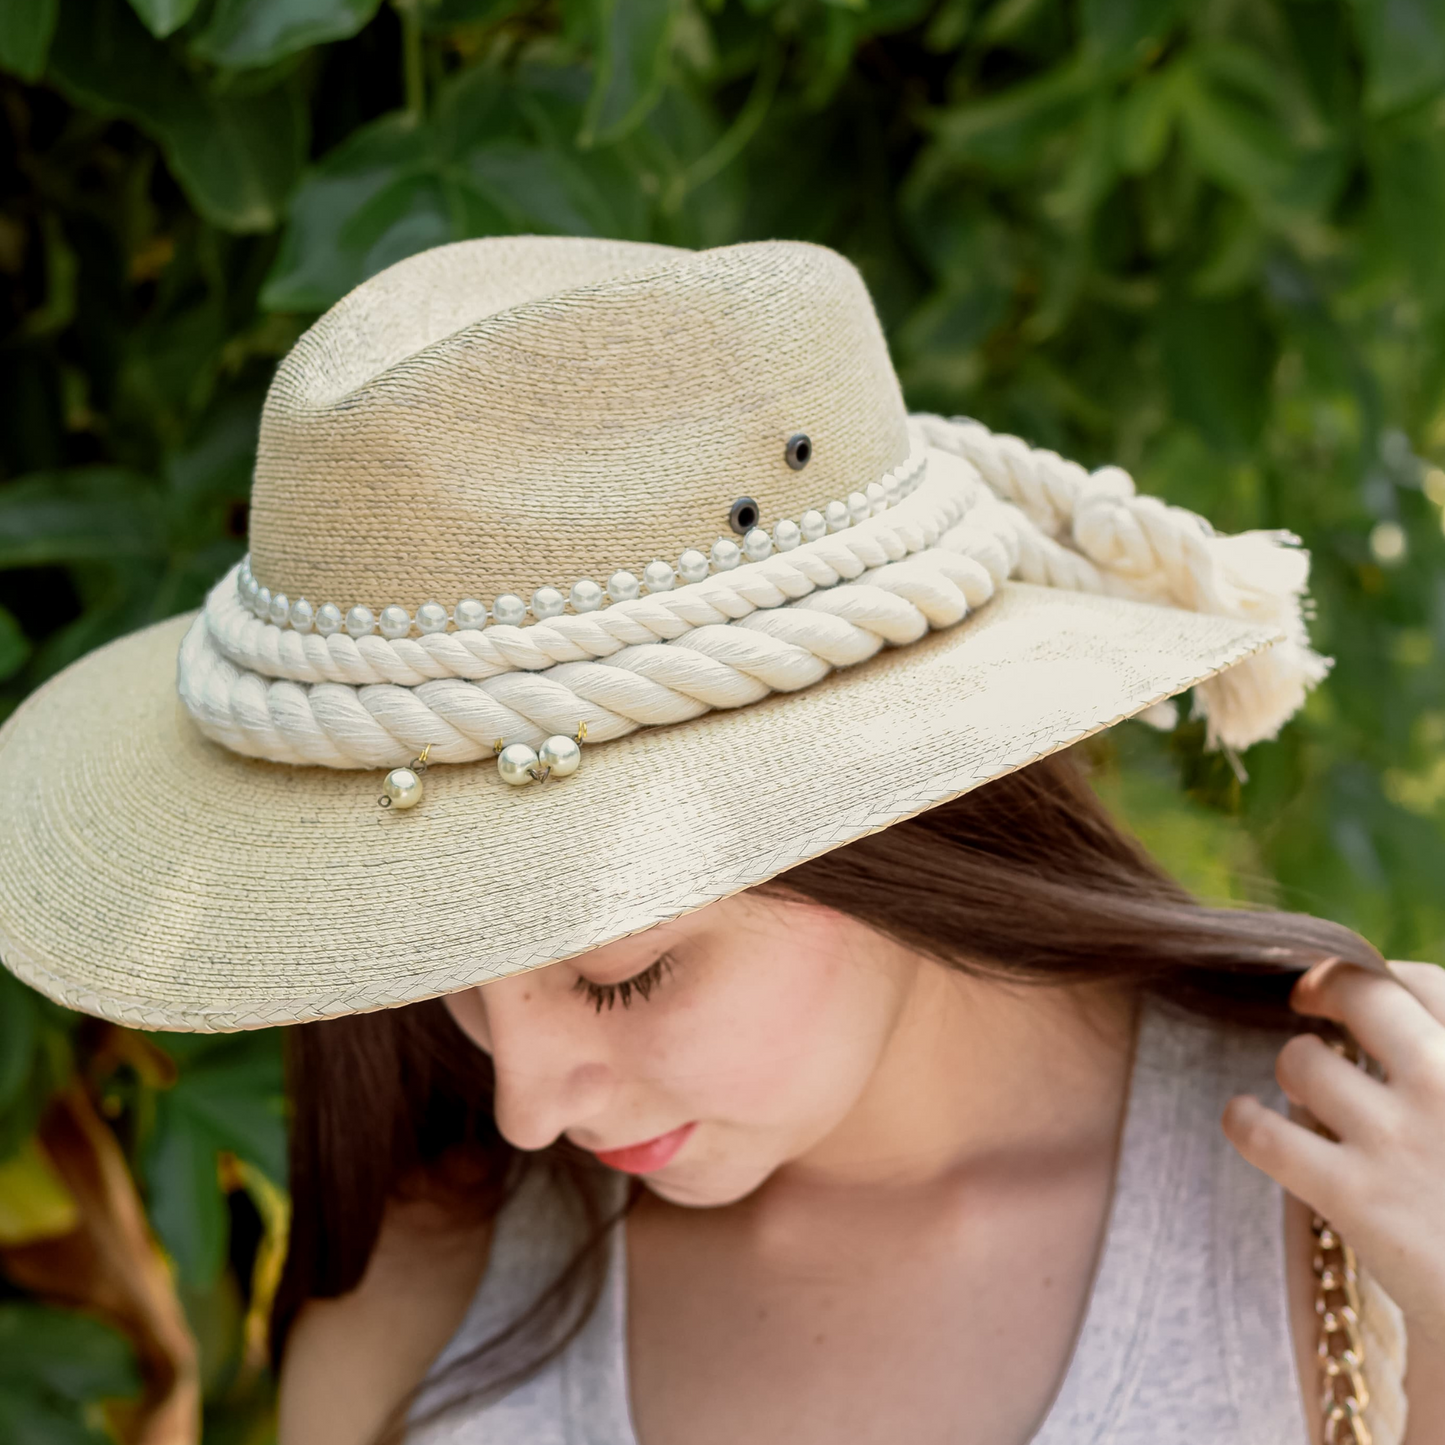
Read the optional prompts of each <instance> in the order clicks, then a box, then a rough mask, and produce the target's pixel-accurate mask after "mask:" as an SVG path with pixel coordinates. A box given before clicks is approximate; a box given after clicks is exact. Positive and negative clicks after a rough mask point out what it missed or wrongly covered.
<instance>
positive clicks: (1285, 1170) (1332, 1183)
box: [1221, 1094, 1345, 1218]
mask: <svg viewBox="0 0 1445 1445" xmlns="http://www.w3.org/2000/svg"><path fill="white" fill-rule="evenodd" d="M1221 1122H1222V1123H1223V1125H1224V1135H1225V1138H1227V1139H1228V1140H1229V1142H1230V1143H1231V1144H1233V1145H1234V1147H1235V1148H1236V1149H1237V1150H1238V1151H1239V1153H1240V1154H1241V1155H1242V1156H1243V1157H1244V1158H1245V1159H1246V1160H1247V1161H1248V1162H1249V1163H1251V1164H1253V1165H1254V1167H1255V1168H1256V1169H1262V1170H1263V1171H1264V1172H1265V1173H1266V1174H1268V1175H1269V1177H1270V1178H1271V1179H1273V1180H1274V1181H1275V1182H1276V1183H1277V1184H1279V1185H1281V1186H1282V1187H1283V1188H1285V1189H1287V1190H1289V1192H1290V1193H1291V1194H1293V1195H1294V1196H1295V1198H1296V1199H1302V1200H1304V1202H1305V1203H1306V1204H1308V1205H1309V1206H1310V1208H1311V1209H1313V1210H1314V1211H1315V1212H1316V1213H1317V1214H1323V1215H1325V1216H1326V1217H1329V1218H1333V1217H1334V1215H1335V1213H1336V1204H1337V1197H1338V1195H1339V1193H1340V1180H1341V1179H1342V1178H1343V1175H1344V1168H1345V1158H1344V1149H1345V1146H1344V1145H1343V1144H1336V1143H1335V1142H1333V1141H1332V1140H1330V1139H1326V1138H1324V1137H1323V1136H1322V1135H1320V1134H1316V1133H1315V1132H1314V1131H1313V1130H1312V1129H1307V1128H1306V1127H1305V1126H1304V1125H1303V1124H1296V1123H1294V1122H1292V1121H1291V1120H1289V1119H1286V1118H1285V1117H1284V1115H1283V1114H1277V1113H1275V1111H1274V1110H1273V1109H1270V1108H1267V1107H1266V1106H1265V1105H1264V1104H1262V1103H1260V1101H1259V1100H1258V1099H1256V1098H1255V1097H1254V1096H1253V1095H1252V1094H1237V1095H1236V1096H1235V1097H1234V1098H1232V1099H1231V1100H1230V1101H1229V1103H1228V1104H1226V1105H1225V1106H1224V1116H1223V1119H1222V1120H1221Z"/></svg>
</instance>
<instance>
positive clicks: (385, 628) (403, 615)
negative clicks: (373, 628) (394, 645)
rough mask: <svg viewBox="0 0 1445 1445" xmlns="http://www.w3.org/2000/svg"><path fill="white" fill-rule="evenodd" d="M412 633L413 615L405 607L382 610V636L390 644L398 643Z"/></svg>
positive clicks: (384, 608)
mask: <svg viewBox="0 0 1445 1445" xmlns="http://www.w3.org/2000/svg"><path fill="white" fill-rule="evenodd" d="M410 631H411V613H410V612H408V611H407V610H406V608H405V607H383V608H382V609H381V635H382V636H383V637H384V638H386V640H387V641H388V642H396V641H397V640H398V639H400V638H403V637H405V636H406V635H407V633H408V632H410Z"/></svg>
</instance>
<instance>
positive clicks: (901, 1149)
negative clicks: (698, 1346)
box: [768, 960, 1137, 1194]
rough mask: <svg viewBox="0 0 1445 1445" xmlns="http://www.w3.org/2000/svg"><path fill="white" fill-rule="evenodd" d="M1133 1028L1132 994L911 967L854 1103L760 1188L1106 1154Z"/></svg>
mask: <svg viewBox="0 0 1445 1445" xmlns="http://www.w3.org/2000/svg"><path fill="white" fill-rule="evenodd" d="M1136 1022H1137V996H1136V995H1134V994H1132V993H1128V992H1124V991H1121V990H1118V989H1112V988H1107V989H1106V988H1103V987H1101V986H1098V985H1094V986H1087V987H1085V986H1071V987H1059V988H1044V987H1039V986H1037V985H1033V986H1027V985H1017V984H1002V983H997V982H993V981H981V980H979V979H975V978H970V977H968V976H967V975H965V974H962V973H959V972H957V971H955V970H951V969H947V968H944V967H942V966H940V965H938V964H936V963H933V962H930V961H926V960H920V961H919V963H918V965H917V969H916V974H915V977H914V979H913V982H912V986H911V988H910V990H909V992H908V994H907V996H906V997H905V1000H904V1002H903V1006H902V1008H901V1009H900V1010H899V1013H898V1016H897V1021H896V1024H895V1027H894V1029H893V1030H892V1033H891V1034H890V1036H889V1039H888V1042H887V1044H886V1046H885V1048H884V1051H883V1054H882V1055H881V1057H880V1059H879V1063H878V1067H877V1068H876V1070H875V1071H874V1073H873V1075H872V1077H871V1079H870V1081H869V1084H868V1086H867V1088H866V1089H865V1090H864V1092H863V1094H862V1095H861V1096H860V1098H859V1100H858V1102H857V1104H856V1105H855V1107H854V1108H853V1109H852V1110H851V1111H850V1112H849V1113H848V1115H847V1116H846V1117H845V1118H844V1119H843V1121H842V1122H841V1123H840V1124H839V1125H838V1127H836V1128H835V1129H834V1130H833V1131H832V1132H830V1133H829V1134H828V1135H827V1136H826V1137H825V1138H824V1139H822V1140H821V1141H820V1142H819V1143H818V1144H817V1145H815V1146H814V1147H813V1148H812V1149H810V1150H809V1151H808V1153H807V1154H805V1155H803V1156H801V1157H800V1158H798V1159H795V1160H793V1161H792V1162H791V1163H790V1164H788V1165H787V1166H786V1167H785V1168H783V1169H781V1170H779V1171H778V1173H777V1174H776V1175H775V1176H774V1177H773V1179H772V1180H771V1181H770V1182H769V1185H768V1188H769V1190H770V1191H771V1192H773V1193H775V1194H776V1193H779V1192H793V1191H800V1192H803V1193H807V1194H813V1193H814V1192H815V1191H818V1190H828V1189H831V1188H834V1187H843V1188H847V1189H850V1190H856V1189H859V1188H860V1187H861V1188H864V1189H868V1188H878V1189H885V1190H889V1191H892V1190H897V1189H899V1188H909V1187H915V1186H924V1187H926V1186H928V1185H929V1184H931V1183H935V1182H944V1181H948V1180H957V1179H960V1178H963V1177H966V1176H968V1175H970V1174H973V1173H976V1172H978V1171H980V1170H983V1169H985V1168H988V1167H990V1166H994V1165H997V1164H999V1163H1014V1164H1027V1163H1028V1162H1029V1161H1030V1160H1031V1159H1032V1160H1036V1161H1039V1162H1046V1161H1048V1160H1056V1159H1058V1158H1059V1157H1060V1156H1061V1154H1062V1155H1068V1156H1073V1155H1074V1154H1075V1152H1076V1151H1078V1152H1079V1153H1084V1154H1089V1153H1092V1152H1093V1151H1096V1150H1098V1149H1099V1148H1101V1147H1102V1148H1107V1149H1112V1147H1113V1145H1114V1142H1115V1140H1116V1138H1117V1134H1118V1130H1119V1127H1120V1123H1121V1120H1122V1116H1123V1112H1124V1104H1125V1101H1126V1099H1127V1096H1128V1088H1129V1078H1130V1072H1131V1065H1132V1060H1133V1040H1134V1035H1135V1029H1136Z"/></svg>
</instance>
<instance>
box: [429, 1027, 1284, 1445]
mask: <svg viewBox="0 0 1445 1445" xmlns="http://www.w3.org/2000/svg"><path fill="white" fill-rule="evenodd" d="M1287 1037H1288V1035H1287V1034H1284V1033H1278V1034H1276V1033H1266V1032H1262V1031H1257V1030H1244V1029H1236V1028H1233V1027H1228V1026H1223V1025H1219V1024H1215V1023H1213V1022H1210V1021H1207V1020H1197V1019H1190V1018H1183V1017H1180V1016H1178V1015H1177V1014H1175V1013H1173V1012H1171V1011H1168V1010H1167V1009H1166V1008H1164V1007H1163V1006H1161V1005H1158V1004H1156V1003H1153V1002H1149V1001H1147V1000H1146V1002H1145V1003H1144V1006H1143V1007H1142V1008H1141V1010H1140V1014H1139V1036H1138V1041H1137V1046H1136V1050H1135V1057H1134V1066H1133V1073H1132V1075H1131V1080H1130V1089H1129V1098H1128V1104H1127V1108H1126V1114H1125V1120H1124V1133H1123V1139H1122V1142H1121V1149H1120V1156H1119V1163H1118V1170H1117V1174H1116V1177H1115V1185H1114V1193H1113V1198H1112V1201H1111V1204H1110V1210H1109V1217H1108V1225H1107V1228H1106V1233H1105V1237H1104V1245H1103V1251H1102V1254H1101V1256H1100V1258H1099V1261H1098V1263H1097V1265H1096V1269H1095V1276H1094V1283H1093V1289H1092V1292H1091V1294H1090V1298H1089V1303H1088V1306H1087V1309H1086V1312H1085V1317H1084V1321H1083V1325H1082V1327H1081V1329H1080V1332H1079V1335H1078V1337H1077V1339H1076V1341H1075V1345H1074V1351H1073V1355H1072V1357H1071V1359H1070V1362H1069V1365H1068V1369H1067V1371H1066V1373H1065V1376H1064V1379H1063V1381H1062V1383H1061V1385H1060V1387H1059V1389H1058V1392H1057V1394H1056V1395H1055V1397H1054V1400H1053V1402H1052V1404H1051V1405H1050V1406H1049V1408H1048V1410H1047V1411H1046V1413H1045V1416H1044V1418H1043V1420H1042V1421H1041V1422H1040V1424H1039V1425H1038V1427H1037V1429H1036V1431H1035V1433H1034V1435H1033V1436H1032V1437H1031V1445H1106V1442H1107V1445H1184V1442H1186V1441H1196V1440H1228V1441H1230V1442H1231V1445H1307V1442H1308V1440H1309V1431H1308V1428H1307V1426H1306V1423H1305V1404H1304V1401H1303V1400H1302V1399H1301V1396H1300V1389H1299V1377H1298V1373H1297V1369H1296V1365H1295V1360H1294V1351H1293V1345H1292V1343H1291V1334H1290V1319H1289V1306H1288V1300H1287V1295H1286V1286H1285V1254H1284V1199H1283V1192H1282V1191H1281V1189H1280V1187H1279V1186H1278V1185H1277V1184H1275V1183H1274V1181H1273V1180H1271V1179H1270V1178H1269V1177H1268V1176H1267V1175H1265V1174H1262V1173H1260V1172H1259V1171H1258V1170H1256V1169H1254V1168H1253V1167H1252V1166H1250V1165H1249V1164H1246V1163H1245V1162H1244V1160H1243V1159H1241V1158H1240V1156H1239V1155H1238V1154H1237V1153H1236V1152H1235V1151H1234V1149H1233V1148H1232V1147H1231V1145H1230V1144H1229V1142H1228V1141H1227V1140H1226V1139H1225V1137H1224V1134H1223V1132H1222V1130H1221V1128H1220V1123H1219V1118H1220V1114H1221V1112H1222V1111H1223V1108H1224V1105H1225V1103H1226V1102H1227V1101H1228V1099H1229V1098H1230V1097H1231V1096H1233V1095H1234V1094H1238V1093H1252V1094H1255V1095H1256V1096H1257V1097H1259V1098H1261V1099H1263V1100H1264V1102H1265V1103H1266V1104H1267V1105H1268V1106H1269V1107H1271V1108H1274V1109H1278V1110H1280V1111H1281V1112H1284V1111H1285V1110H1286V1104H1285V1100H1284V1096H1283V1094H1282V1093H1281V1092H1280V1090H1279V1087H1278V1085H1277V1084H1276V1082H1275V1078H1274V1061H1275V1055H1276V1054H1277V1053H1278V1052H1279V1049H1280V1047H1281V1046H1282V1045H1283V1043H1284V1040H1285V1039H1286V1038H1287ZM620 1182H621V1181H620V1180H619V1183H620ZM620 1198H621V1196H620V1194H619V1199H620ZM568 1225H569V1216H568V1214H567V1213H566V1209H565V1205H564V1204H563V1202H562V1201H561V1200H560V1199H558V1198H557V1197H556V1195H555V1191H554V1189H553V1188H552V1187H550V1186H548V1185H547V1184H546V1182H545V1176H544V1175H543V1174H542V1173H541V1172H540V1171H537V1172H534V1173H533V1175H532V1176H531V1177H530V1178H529V1179H528V1180H527V1181H526V1182H525V1183H524V1184H523V1186H522V1187H521V1189H520V1190H519V1191H518V1193H517V1194H516V1195H515V1196H513V1198H512V1199H511V1200H510V1201H509V1203H508V1205H507V1207H506V1209H504V1211H503V1212H502V1214H501V1215H500V1216H499V1217H498V1219H497V1221H496V1228H495V1233H494V1235H493V1240H492V1250H491V1258H490V1260H489V1263H488V1266H487V1272H486V1275H485V1277H484V1278H483V1280H482V1284H481V1287H480V1288H479V1289H478V1291H477V1295H476V1298H475V1299H474V1300H473V1302H472V1306H471V1308H470V1310H469V1312H468V1314H467V1316H466V1318H465V1319H464V1320H463V1322H462V1324H461V1326H460V1327H459V1328H458V1330H457V1332H456V1334H455V1336H454V1337H453V1338H452V1340H451V1341H450V1343H449V1344H448V1345H447V1347H446V1348H445V1350H443V1352H442V1354H441V1355H440V1356H439V1357H438V1359H437V1361H436V1363H435V1364H434V1365H433V1367H432V1372H431V1374H432V1375H435V1373H436V1372H437V1370H439V1369H440V1368H442V1367H443V1366H444V1365H445V1364H446V1363H447V1362H449V1361H451V1360H453V1359H455V1358H456V1357H457V1356H458V1355H460V1354H462V1353H464V1352H465V1351H466V1350H468V1349H470V1348H473V1347H474V1346H475V1345H477V1344H479V1343H480V1342H481V1341H482V1340H484V1339H486V1338H487V1337H489V1336H490V1335H491V1334H493V1333H494V1332H495V1331H496V1330H498V1329H499V1328H501V1327H502V1326H503V1325H505V1324H506V1323H508V1322H509V1321H511V1320H512V1319H515V1318H516V1316H517V1315H518V1314H520V1313H521V1311H522V1309H524V1308H525V1306H526V1305H527V1304H528V1303H530V1301H531V1300H532V1299H534V1298H535V1297H536V1295H537V1293H538V1292H539V1291H540V1289H541V1288H542V1286H543V1285H544V1284H545V1283H546V1282H547V1281H548V1280H549V1279H550V1278H552V1277H553V1276H554V1275H555V1273H556V1272H557V1271H558V1270H559V1269H560V1267H561V1264H562V1262H563V1259H564V1258H565V1251H566V1250H567V1246H568V1244H569V1243H570V1242H571V1241H572V1240H575V1237H576V1236H575V1233H570V1235H569V1228H568ZM571 1227H572V1230H575V1221H574V1222H573V1223H572V1226H571ZM625 1252H626V1232H625V1229H623V1228H619V1229H615V1230H614V1231H613V1232H612V1242H611V1245H610V1259H609V1262H608V1271H607V1280H606V1285H605V1288H604V1290H603V1294H602V1298H601V1300H600V1302H599V1304H598V1307H597V1309H596V1311H595V1312H594V1313H593V1315H592V1316H591V1318H590V1319H589V1321H588V1323H587V1324H586V1326H585V1327H584V1329H583V1330H582V1332H581V1333H580V1334H579V1335H578V1336H577V1337H576V1338H575V1339H574V1340H573V1341H572V1343H571V1344H570V1345H569V1346H568V1347H567V1348H566V1350H565V1351H563V1353H562V1354H561V1355H559V1356H558V1357H557V1358H556V1359H554V1360H552V1361H551V1362H550V1363H549V1364H547V1365H546V1366H545V1367H544V1368H543V1369H542V1370H541V1371H540V1372H539V1373H538V1374H536V1375H534V1376H533V1377H532V1378H531V1379H529V1380H527V1381H525V1382H524V1383H523V1384H521V1385H519V1386H517V1387H516V1388H514V1389H513V1390H512V1391H511V1393H510V1394H508V1395H506V1396H505V1397H504V1398H502V1399H500V1400H496V1401H494V1402H492V1403H491V1404H489V1405H486V1406H484V1407H482V1408H473V1409H471V1410H467V1409H466V1408H463V1409H462V1410H460V1411H458V1412H457V1413H454V1414H452V1415H449V1416H447V1417H444V1418H443V1419H442V1420H439V1421H435V1422H431V1423H429V1424H426V1425H424V1426H417V1427H413V1429H412V1431H411V1432H410V1433H409V1434H408V1436H407V1439H408V1441H409V1442H412V1445H638V1442H637V1437H636V1434H635V1432H634V1430H633V1426H632V1420H631V1414H630V1410H629V1405H628V1382H627V1328H626V1310H627V1299H626V1286H627V1268H626V1257H625ZM428 1378H429V1379H430V1378H431V1376H429V1377H428Z"/></svg>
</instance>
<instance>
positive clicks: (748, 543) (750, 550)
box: [743, 527, 773, 562]
mask: <svg viewBox="0 0 1445 1445" xmlns="http://www.w3.org/2000/svg"><path fill="white" fill-rule="evenodd" d="M772 550H773V539H772V538H771V537H770V536H768V534H767V533H766V532H765V531H763V529H762V528H761V527H754V528H753V529H752V531H751V532H749V533H748V534H747V536H746V537H744V538H743V551H744V552H745V553H746V554H747V559H748V561H749V562H761V561H762V560H763V558H764V557H766V556H768V554H769V553H770V552H772Z"/></svg>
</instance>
